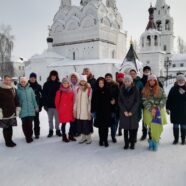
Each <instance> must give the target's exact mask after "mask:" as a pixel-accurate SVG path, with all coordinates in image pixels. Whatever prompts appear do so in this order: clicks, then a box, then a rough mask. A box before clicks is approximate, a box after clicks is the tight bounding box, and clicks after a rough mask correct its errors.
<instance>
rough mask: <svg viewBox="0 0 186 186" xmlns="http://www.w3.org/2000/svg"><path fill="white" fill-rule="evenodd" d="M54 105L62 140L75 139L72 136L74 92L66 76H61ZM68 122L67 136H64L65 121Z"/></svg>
mask: <svg viewBox="0 0 186 186" xmlns="http://www.w3.org/2000/svg"><path fill="white" fill-rule="evenodd" d="M55 106H56V109H57V112H58V116H59V122H60V123H62V127H61V129H62V136H63V137H62V139H63V141H64V142H66V143H67V142H69V141H76V139H75V138H74V131H73V128H74V123H73V121H74V116H73V106H74V92H73V91H72V89H71V87H70V82H69V80H68V79H67V78H63V80H62V85H61V87H60V90H59V91H57V93H56V97H55ZM68 122H70V131H69V138H67V136H66V123H68Z"/></svg>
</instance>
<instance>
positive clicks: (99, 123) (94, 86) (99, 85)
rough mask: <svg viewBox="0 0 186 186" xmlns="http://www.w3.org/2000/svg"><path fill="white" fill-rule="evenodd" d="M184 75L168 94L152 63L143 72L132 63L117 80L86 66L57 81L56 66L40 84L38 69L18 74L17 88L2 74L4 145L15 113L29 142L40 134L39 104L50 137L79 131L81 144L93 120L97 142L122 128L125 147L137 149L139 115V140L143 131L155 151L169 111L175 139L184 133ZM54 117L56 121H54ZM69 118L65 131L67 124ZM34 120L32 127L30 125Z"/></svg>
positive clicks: (0, 122)
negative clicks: (47, 123)
mask: <svg viewBox="0 0 186 186" xmlns="http://www.w3.org/2000/svg"><path fill="white" fill-rule="evenodd" d="M185 102H186V78H185V76H184V75H183V74H179V75H178V76H177V79H176V82H175V84H174V86H173V87H172V89H171V90H170V92H169V95H168V97H167V98H166V95H165V92H164V90H163V86H162V84H161V82H159V81H158V79H157V77H156V76H155V75H153V74H151V68H150V67H149V66H146V67H144V68H143V77H142V78H140V77H139V76H138V72H137V71H136V70H135V69H131V70H130V72H129V74H124V73H121V72H119V73H117V74H116V81H114V80H113V76H112V74H110V73H107V74H105V76H104V77H99V78H98V79H97V80H96V79H95V78H94V76H93V75H92V73H91V71H90V69H88V68H85V69H84V70H83V73H82V74H78V73H72V74H70V75H69V76H68V77H64V78H62V80H61V81H60V79H59V76H58V72H57V71H51V72H50V74H49V77H48V79H47V81H46V82H45V83H44V85H43V88H42V87H41V85H39V84H38V82H37V74H35V73H31V74H30V78H29V79H27V78H26V77H20V80H19V84H18V86H17V87H16V88H15V87H14V86H13V85H12V78H11V77H10V76H8V75H6V76H4V79H3V83H2V84H1V85H0V127H1V128H3V136H4V139H5V145H6V146H7V147H14V146H16V144H15V143H14V142H13V141H12V135H13V129H12V127H13V126H17V120H16V117H20V118H21V120H22V129H23V133H24V135H25V139H26V142H27V143H31V142H32V141H33V133H34V135H35V138H36V139H39V137H40V119H39V113H40V112H41V110H42V107H43V108H44V109H45V111H46V112H47V115H48V122H49V133H48V137H49V138H51V137H52V136H53V135H54V128H55V132H56V135H57V136H59V137H62V141H63V142H65V143H68V142H70V141H76V140H77V137H79V136H81V139H80V140H79V143H80V144H83V143H86V144H91V143H92V137H91V135H92V133H93V132H94V129H93V126H94V127H96V128H98V133H99V145H100V146H105V147H108V146H109V143H108V134H109V128H110V129H111V138H112V142H113V143H116V142H117V138H116V135H117V131H118V135H122V131H124V132H123V133H124V149H125V150H127V149H129V148H130V149H135V144H136V142H137V133H138V128H139V122H140V120H141V119H142V121H143V122H142V123H143V131H142V137H141V140H142V141H143V140H145V139H146V138H147V135H148V136H149V139H148V148H149V150H152V151H156V150H157V148H158V144H159V140H160V138H161V134H162V132H163V126H164V125H165V124H167V113H168V114H170V118H171V123H173V135H174V142H173V144H177V143H178V142H179V127H180V128H181V143H182V144H183V145H184V144H185V136H186V133H185V132H186V103H185ZM54 120H55V122H54ZM68 123H69V124H70V127H69V131H68V132H66V125H67V124H68ZM33 125H34V127H33Z"/></svg>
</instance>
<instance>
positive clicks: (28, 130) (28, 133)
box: [22, 117, 33, 140]
mask: <svg viewBox="0 0 186 186" xmlns="http://www.w3.org/2000/svg"><path fill="white" fill-rule="evenodd" d="M32 121H33V117H25V118H22V129H23V133H24V135H25V138H26V140H30V139H32V135H33V129H32Z"/></svg>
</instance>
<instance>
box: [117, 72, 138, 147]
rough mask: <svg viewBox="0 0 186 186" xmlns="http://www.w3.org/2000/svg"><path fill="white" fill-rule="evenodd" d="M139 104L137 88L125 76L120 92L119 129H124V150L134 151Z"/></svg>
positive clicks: (129, 77)
mask: <svg viewBox="0 0 186 186" xmlns="http://www.w3.org/2000/svg"><path fill="white" fill-rule="evenodd" d="M139 103H140V94H139V91H138V89H137V87H136V86H135V85H134V84H133V79H132V77H131V76H129V75H126V76H125V78H124V85H123V87H122V88H121V90H120V95H119V106H120V127H121V128H122V129H124V141H125V146H124V149H125V150H126V149H128V148H129V144H130V149H132V150H133V149H135V139H136V133H137V129H138V126H139V121H138V115H139V113H138V112H139V109H138V107H139Z"/></svg>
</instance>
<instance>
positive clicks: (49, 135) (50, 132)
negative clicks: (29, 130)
mask: <svg viewBox="0 0 186 186" xmlns="http://www.w3.org/2000/svg"><path fill="white" fill-rule="evenodd" d="M52 136H53V130H49V133H48V136H47V137H48V138H51V137H52Z"/></svg>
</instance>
